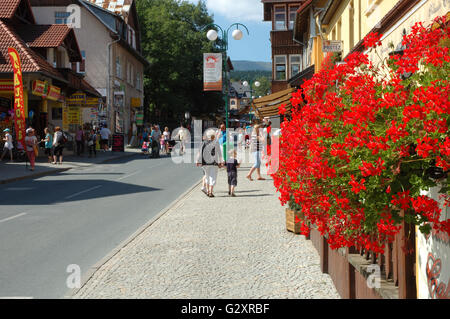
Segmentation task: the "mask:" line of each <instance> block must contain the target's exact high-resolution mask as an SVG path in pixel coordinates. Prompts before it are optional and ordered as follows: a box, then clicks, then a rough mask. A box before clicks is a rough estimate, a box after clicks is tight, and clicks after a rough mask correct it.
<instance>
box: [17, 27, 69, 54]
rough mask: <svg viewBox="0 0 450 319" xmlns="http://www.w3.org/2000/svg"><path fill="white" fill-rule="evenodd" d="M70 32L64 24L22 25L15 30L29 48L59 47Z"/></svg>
mask: <svg viewBox="0 0 450 319" xmlns="http://www.w3.org/2000/svg"><path fill="white" fill-rule="evenodd" d="M70 30H71V28H69V27H68V26H67V25H65V24H51V25H47V24H45V25H44V24H39V25H38V24H36V25H23V26H21V27H17V28H16V31H17V33H18V34H19V35H20V37H21V38H22V39H23V40H24V41H25V42H26V43H27V45H28V46H29V47H31V48H56V47H59V46H60V45H62V43H63V42H64V40H65V38H66V37H67V35H68V34H69V32H70Z"/></svg>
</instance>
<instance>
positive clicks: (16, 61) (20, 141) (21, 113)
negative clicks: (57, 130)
mask: <svg viewBox="0 0 450 319" xmlns="http://www.w3.org/2000/svg"><path fill="white" fill-rule="evenodd" d="M8 53H9V59H10V61H11V64H12V67H13V71H14V126H15V129H16V139H17V148H19V149H24V148H25V126H26V123H25V110H24V101H23V82H22V67H21V64H20V56H19V53H18V52H17V50H16V49H14V48H8Z"/></svg>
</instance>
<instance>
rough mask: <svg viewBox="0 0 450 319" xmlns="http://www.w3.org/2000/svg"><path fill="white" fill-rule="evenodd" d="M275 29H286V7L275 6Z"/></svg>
mask: <svg viewBox="0 0 450 319" xmlns="http://www.w3.org/2000/svg"><path fill="white" fill-rule="evenodd" d="M275 30H286V7H285V6H282V7H278V6H275Z"/></svg>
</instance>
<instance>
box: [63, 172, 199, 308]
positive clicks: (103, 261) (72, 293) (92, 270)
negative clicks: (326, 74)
mask: <svg viewBox="0 0 450 319" xmlns="http://www.w3.org/2000/svg"><path fill="white" fill-rule="evenodd" d="M202 179H203V178H201V179H200V180H199V181H198V182H195V183H194V185H192V186H191V187H190V188H189V189H187V190H186V191H185V192H184V193H183V194H181V195H180V196H178V198H177V199H175V200H174V201H172V202H171V203H170V204H169V205H168V206H167V207H165V208H163V209H162V210H161V211H160V212H159V213H158V214H157V215H156V216H155V217H153V218H151V219H150V220H149V221H148V222H146V223H145V224H144V225H143V226H141V227H139V228H138V230H136V231H135V232H134V233H133V234H131V235H130V236H129V237H128V238H127V239H125V240H124V241H122V242H121V243H120V244H119V245H117V246H116V247H115V248H114V249H113V250H112V251H111V252H109V253H108V254H107V255H106V256H105V257H103V258H102V259H101V260H100V261H98V262H97V263H96V264H94V265H93V266H92V267H90V268H89V270H88V271H87V272H86V273H85V274H84V275H83V277H82V279H81V286H80V288H73V289H69V291H68V292H67V293H66V294H65V295H64V296H63V297H62V299H72V298H73V296H75V295H76V294H77V293H78V292H79V291H80V290H81V289H83V287H84V286H85V285H86V284H87V283H88V281H89V280H90V279H91V278H92V277H93V276H94V274H95V273H96V272H97V270H99V269H100V268H101V267H102V266H103V265H104V264H106V263H107V262H108V261H109V260H110V259H112V258H113V257H114V256H115V255H117V254H118V253H119V252H120V251H121V250H122V249H123V248H125V247H126V246H128V244H130V243H131V242H132V241H133V240H135V239H136V238H137V237H138V236H139V235H140V234H142V233H143V232H144V231H145V230H147V228H149V227H150V226H152V225H153V223H155V222H156V221H157V220H158V219H160V218H161V217H162V216H163V215H164V214H166V213H167V212H168V211H170V210H171V209H172V208H173V207H174V206H176V205H177V204H178V203H179V202H180V201H181V200H183V199H184V198H185V197H187V196H188V195H189V194H190V193H191V192H193V191H194V190H195V189H196V188H197V187H198V186H199V185H200V183H201V182H202Z"/></svg>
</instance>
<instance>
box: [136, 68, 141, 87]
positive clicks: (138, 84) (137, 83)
mask: <svg viewBox="0 0 450 319" xmlns="http://www.w3.org/2000/svg"><path fill="white" fill-rule="evenodd" d="M141 85H142V84H141V72H136V89H138V90H141V89H142V88H141Z"/></svg>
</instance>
